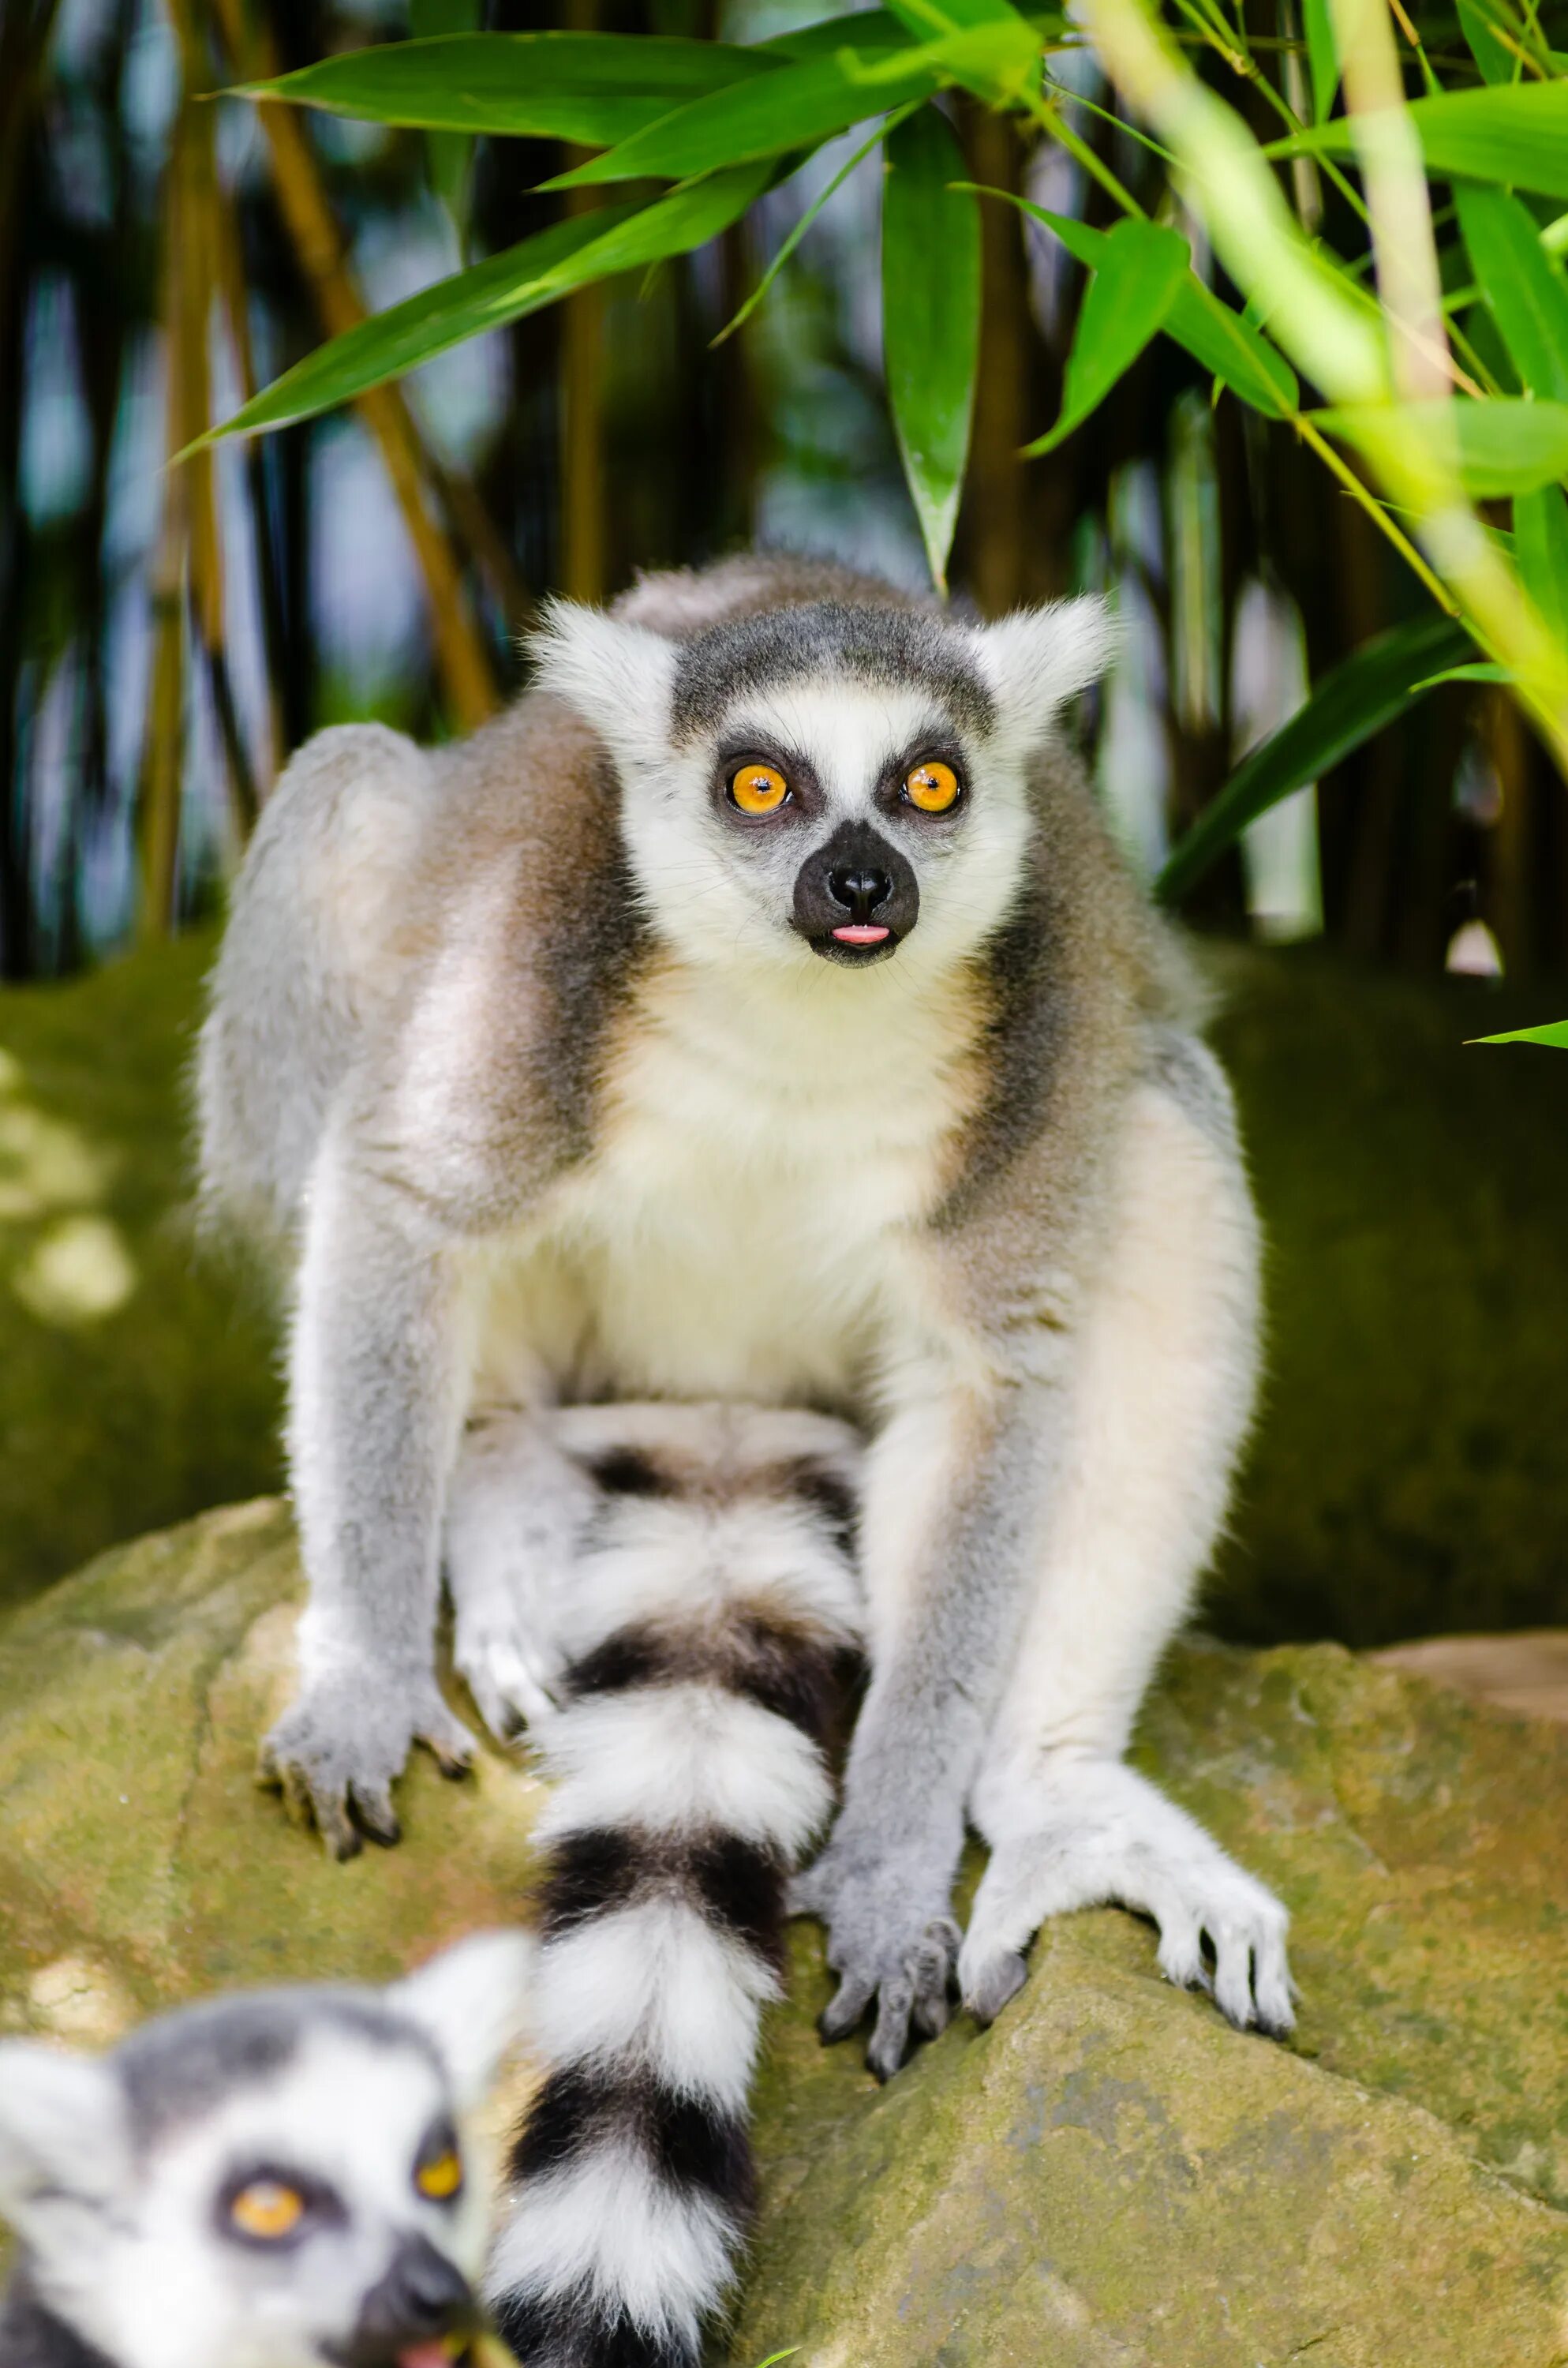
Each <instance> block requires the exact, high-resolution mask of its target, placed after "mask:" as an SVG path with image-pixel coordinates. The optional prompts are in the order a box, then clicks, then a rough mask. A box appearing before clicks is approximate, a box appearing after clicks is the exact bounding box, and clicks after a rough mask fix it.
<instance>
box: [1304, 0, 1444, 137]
mask: <svg viewBox="0 0 1568 2368" xmlns="http://www.w3.org/2000/svg"><path fill="white" fill-rule="evenodd" d="M1462 5H1463V0H1461V6H1462ZM1301 24H1302V28H1303V30H1304V31H1305V33H1306V37H1307V68H1308V72H1309V74H1310V75H1311V79H1312V121H1313V122H1314V123H1326V122H1327V121H1328V119H1329V117H1330V116H1331V115H1332V114H1333V112H1334V95H1335V91H1336V90H1337V89H1338V88H1339V51H1338V49H1337V47H1336V46H1335V39H1334V18H1333V17H1332V16H1331V15H1330V13H1329V6H1328V0H1302V6H1301Z"/></svg>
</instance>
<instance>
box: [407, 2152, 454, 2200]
mask: <svg viewBox="0 0 1568 2368" xmlns="http://www.w3.org/2000/svg"><path fill="white" fill-rule="evenodd" d="M462 2183H463V2167H462V2162H461V2160H460V2157H459V2154H458V2150H457V2148H456V2146H442V2147H441V2149H440V2151H439V2152H438V2153H437V2154H429V2155H426V2157H425V2159H424V2161H423V2162H421V2163H420V2164H419V2165H418V2167H417V2168H416V2169H415V2173H414V2184H415V2187H416V2188H417V2189H418V2190H419V2192H420V2194H421V2195H423V2196H425V2197H426V2199H427V2200H428V2202H430V2203H450V2202H451V2200H452V2197H453V2196H454V2195H455V2194H456V2193H457V2192H458V2190H459V2188H460V2186H461V2185H462Z"/></svg>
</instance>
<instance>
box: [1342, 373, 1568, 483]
mask: <svg viewBox="0 0 1568 2368" xmlns="http://www.w3.org/2000/svg"><path fill="white" fill-rule="evenodd" d="M1449 408H1450V409H1451V412H1452V416H1453V423H1454V428H1455V432H1456V434H1457V435H1458V438H1459V448H1460V474H1461V475H1462V476H1463V479H1464V482H1465V485H1466V488H1467V490H1468V491H1469V492H1471V493H1472V494H1474V495H1476V496H1477V497H1478V499H1480V500H1482V501H1491V500H1494V499H1496V498H1497V497H1498V496H1499V495H1503V494H1529V493H1534V492H1535V491H1536V489H1537V488H1538V486H1540V485H1551V484H1556V482H1557V480H1558V479H1559V478H1560V477H1568V403H1528V402H1526V401H1525V400H1524V399H1523V398H1522V397H1521V396H1518V395H1511V394H1497V395H1488V396H1487V397H1486V399H1485V401H1484V402H1480V403H1477V402H1473V401H1471V399H1470V398H1469V397H1468V396H1466V397H1461V398H1460V400H1458V401H1456V402H1455V403H1454V404H1451V405H1450V406H1449ZM1421 410H1422V406H1421V405H1420V404H1403V405H1400V404H1344V405H1342V406H1341V407H1340V408H1339V409H1337V410H1332V411H1313V412H1311V413H1309V414H1308V416H1309V417H1310V418H1311V419H1312V421H1313V423H1314V425H1316V426H1317V427H1324V428H1327V429H1328V430H1329V432H1330V433H1331V434H1332V435H1335V436H1340V437H1343V438H1345V440H1346V442H1347V443H1350V444H1362V445H1366V446H1368V447H1369V448H1370V449H1372V450H1376V449H1377V447H1378V446H1379V445H1380V444H1381V442H1382V440H1383V439H1384V438H1386V437H1387V435H1388V433H1389V429H1390V427H1391V425H1397V424H1398V422H1399V421H1400V419H1401V418H1402V417H1403V418H1406V419H1408V420H1409V421H1410V422H1411V425H1412V427H1419V426H1420V425H1421Z"/></svg>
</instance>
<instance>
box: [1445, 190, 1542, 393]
mask: <svg viewBox="0 0 1568 2368" xmlns="http://www.w3.org/2000/svg"><path fill="white" fill-rule="evenodd" d="M1454 203H1455V205H1456V206H1457V208H1458V210H1459V218H1460V230H1461V231H1462V232H1463V233H1464V243H1465V245H1466V247H1467V248H1468V250H1469V253H1470V259H1471V265H1472V266H1473V268H1474V271H1475V277H1476V280H1477V282H1478V283H1479V286H1480V289H1481V292H1482V295H1483V298H1484V299H1485V302H1486V305H1487V308H1488V310H1489V311H1490V313H1491V314H1492V317H1493V319H1494V321H1495V322H1496V324H1497V328H1498V333H1499V335H1500V336H1501V337H1502V339H1503V343H1504V344H1505V345H1506V347H1507V348H1508V355H1509V359H1511V361H1512V362H1513V365H1514V367H1515V369H1516V370H1517V371H1518V374H1519V380H1520V383H1521V384H1522V385H1523V386H1525V387H1526V388H1528V391H1529V393H1531V394H1542V395H1550V396H1551V399H1552V400H1553V401H1554V402H1557V403H1562V402H1564V401H1568V288H1565V287H1564V286H1563V284H1562V279H1561V278H1560V276H1559V275H1558V273H1557V272H1556V271H1555V270H1554V269H1553V268H1552V266H1551V263H1550V262H1549V261H1548V259H1547V255H1546V250H1545V248H1544V247H1543V246H1542V245H1541V243H1540V224H1539V223H1538V222H1537V221H1536V218H1535V216H1534V215H1533V214H1532V213H1531V211H1530V210H1529V208H1528V206H1527V205H1525V204H1523V203H1522V201H1521V200H1520V199H1517V198H1514V197H1509V196H1508V195H1507V194H1506V191H1504V190H1502V189H1477V188H1468V187H1467V186H1466V185H1465V183H1464V182H1462V181H1460V182H1457V183H1456V184H1455V188H1454Z"/></svg>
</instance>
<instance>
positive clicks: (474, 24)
mask: <svg viewBox="0 0 1568 2368" xmlns="http://www.w3.org/2000/svg"><path fill="white" fill-rule="evenodd" d="M482 16H483V0H409V6H408V28H409V31H410V32H411V33H413V34H414V35H415V38H416V39H417V40H425V39H426V38H428V39H430V40H436V39H437V38H439V37H440V36H442V35H444V34H449V33H473V32H477V31H478V29H479V24H480V19H481V17H482ZM425 145H426V152H427V153H428V155H429V158H430V180H431V184H432V186H433V188H435V191H436V194H437V197H438V198H439V199H440V200H441V203H442V204H443V205H444V206H445V207H446V209H447V211H448V212H449V214H450V216H451V218H452V222H453V225H454V227H455V229H456V231H457V233H458V236H459V238H462V236H463V234H464V231H465V228H466V224H467V219H468V176H469V166H470V165H471V164H472V161H473V138H472V133H469V132H466V131H427V132H426V136H425Z"/></svg>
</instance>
